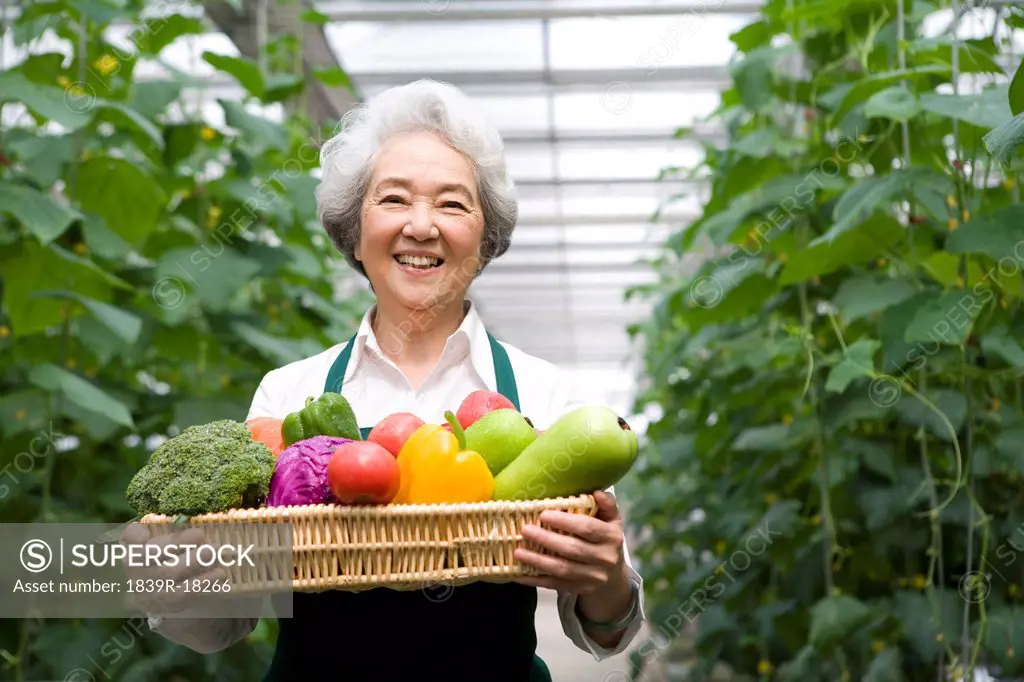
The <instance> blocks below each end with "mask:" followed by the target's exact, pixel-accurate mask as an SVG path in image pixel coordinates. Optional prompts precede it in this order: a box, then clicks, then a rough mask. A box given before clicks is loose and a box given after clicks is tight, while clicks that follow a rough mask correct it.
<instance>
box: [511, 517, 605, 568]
mask: <svg viewBox="0 0 1024 682" xmlns="http://www.w3.org/2000/svg"><path fill="white" fill-rule="evenodd" d="M523 538H524V539H526V540H529V541H530V542H534V543H536V544H538V545H540V546H541V547H543V548H544V549H547V550H548V551H550V552H552V553H554V554H557V555H560V556H563V557H566V558H567V559H572V560H573V561H577V562H580V563H584V564H600V563H604V562H603V561H602V554H601V552H600V548H601V547H602V546H601V545H595V544H592V543H589V542H584V541H583V540H580V539H579V538H577V537H574V536H572V535H561V534H559V533H555V532H552V531H550V530H547V529H546V528H541V527H540V526H533V525H527V526H523Z"/></svg>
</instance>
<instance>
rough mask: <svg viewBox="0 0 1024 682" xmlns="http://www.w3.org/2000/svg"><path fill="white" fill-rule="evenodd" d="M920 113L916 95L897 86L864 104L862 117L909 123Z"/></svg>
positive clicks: (878, 94)
mask: <svg viewBox="0 0 1024 682" xmlns="http://www.w3.org/2000/svg"><path fill="white" fill-rule="evenodd" d="M921 111H922V109H921V102H920V101H919V100H918V99H917V95H916V94H915V93H913V92H912V91H910V90H908V89H907V88H905V87H903V86H900V85H897V86H894V87H891V88H886V89H885V90H881V91H879V92H876V93H875V94H874V95H872V96H871V97H870V98H869V99H868V101H867V102H865V103H864V115H865V116H867V117H868V118H888V119H891V120H893V121H901V122H902V121H909V120H910V119H912V118H914V117H915V116H917V115H918V114H920V113H921Z"/></svg>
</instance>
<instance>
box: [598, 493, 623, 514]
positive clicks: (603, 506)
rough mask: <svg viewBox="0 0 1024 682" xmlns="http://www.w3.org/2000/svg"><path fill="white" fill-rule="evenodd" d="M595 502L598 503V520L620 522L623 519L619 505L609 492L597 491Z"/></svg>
mask: <svg viewBox="0 0 1024 682" xmlns="http://www.w3.org/2000/svg"><path fill="white" fill-rule="evenodd" d="M594 501H595V502H597V518H599V519H601V520H602V521H618V520H620V519H621V518H622V515H621V514H620V513H619V503H618V502H616V500H615V496H614V495H612V494H611V493H609V492H608V491H607V490H595V491H594Z"/></svg>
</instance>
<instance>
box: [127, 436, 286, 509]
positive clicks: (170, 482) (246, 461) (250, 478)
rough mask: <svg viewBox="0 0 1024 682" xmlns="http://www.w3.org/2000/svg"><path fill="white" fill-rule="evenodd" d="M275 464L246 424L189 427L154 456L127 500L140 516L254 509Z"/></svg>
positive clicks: (266, 488)
mask: <svg viewBox="0 0 1024 682" xmlns="http://www.w3.org/2000/svg"><path fill="white" fill-rule="evenodd" d="M276 463H277V460H276V459H275V458H274V455H273V454H271V452H270V450H269V449H268V448H267V446H265V445H263V444H262V443H257V442H255V441H253V440H252V436H251V435H250V434H249V429H248V428H247V427H246V426H245V425H244V424H241V423H239V422H235V421H231V420H227V419H225V420H221V421H215V422H211V423H209V424H202V425H199V426H190V427H188V428H186V429H185V430H184V431H182V432H181V433H180V434H179V435H177V436H175V437H174V438H171V439H170V440H167V441H165V442H164V443H162V444H161V445H160V446H159V447H158V448H157V449H156V450H154V451H153V454H152V455H151V456H150V458H149V461H148V462H147V463H146V465H145V466H144V467H142V469H140V470H139V472H138V473H137V474H135V477H134V478H132V481H131V483H129V484H128V489H127V490H126V491H125V496H126V497H127V498H128V503H129V504H131V506H132V507H134V508H135V510H136V511H137V512H138V513H139V514H140V515H146V514H165V515H168V516H173V515H177V514H188V515H196V514H205V513H211V512H220V511H226V510H228V509H232V508H243V507H256V506H259V505H260V504H261V503H262V501H263V500H264V499H265V498H266V496H267V493H268V492H269V489H270V477H271V476H272V475H273V473H274V465H275V464H276Z"/></svg>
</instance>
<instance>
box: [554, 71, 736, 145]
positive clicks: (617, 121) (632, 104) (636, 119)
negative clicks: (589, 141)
mask: <svg viewBox="0 0 1024 682" xmlns="http://www.w3.org/2000/svg"><path fill="white" fill-rule="evenodd" d="M720 102H721V96H720V95H719V94H718V93H717V92H714V91H707V90H706V91H703V92H686V91H662V92H658V91H655V92H650V91H646V90H635V89H633V88H631V87H630V86H629V84H628V83H621V84H612V85H610V86H609V87H607V88H605V89H604V90H602V91H601V92H599V93H593V94H590V93H572V94H566V95H562V96H559V97H556V98H555V102H554V104H555V124H556V125H557V126H558V127H560V128H569V129H572V130H591V129H597V130H607V129H615V128H626V129H629V130H660V131H665V132H667V133H668V134H671V132H672V131H674V130H675V129H677V128H679V127H680V126H687V125H691V124H692V123H694V122H695V121H696V120H697V119H699V118H703V117H705V116H707V115H708V114H710V113H711V112H712V111H714V110H715V108H716V107H717V106H718V104H719V103H720Z"/></svg>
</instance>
